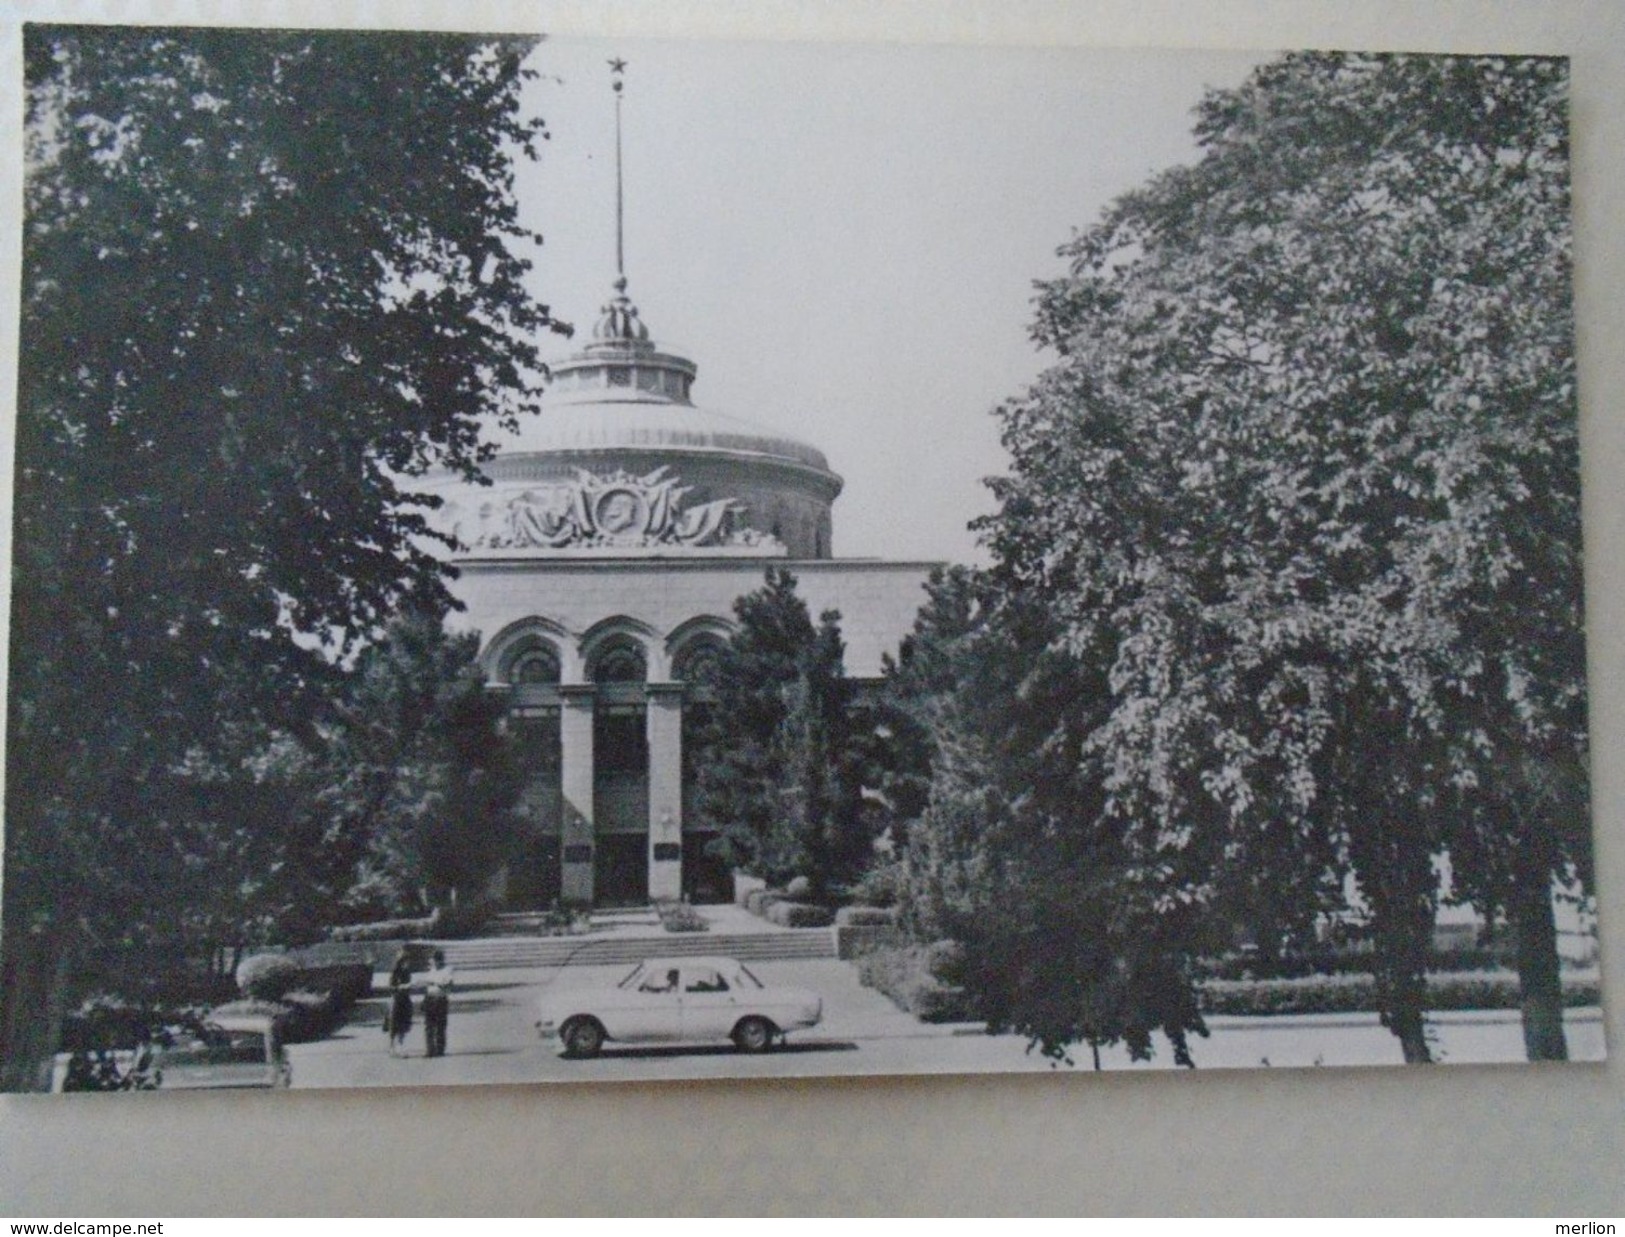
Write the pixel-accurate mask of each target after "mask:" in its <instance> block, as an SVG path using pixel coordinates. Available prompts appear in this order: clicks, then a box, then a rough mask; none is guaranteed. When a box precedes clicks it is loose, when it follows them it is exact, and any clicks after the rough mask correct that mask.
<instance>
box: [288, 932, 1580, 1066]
mask: <svg viewBox="0 0 1625 1237" xmlns="http://www.w3.org/2000/svg"><path fill="white" fill-rule="evenodd" d="M701 909H702V911H703V913H704V914H705V915H706V917H707V918H708V919H709V920H710V921H711V924H712V931H713V932H715V933H718V934H723V933H738V932H765V931H774V932H779V931H786V930H787V929H783V928H779V927H778V926H777V925H773V924H767V923H765V922H764V921H763V920H761V919H758V918H757V917H756V916H754V915H751V914H749V913H748V912H746V911H745V910H744V909H743V908H740V907H734V906H721V907H716V906H707V907H703V908H701ZM595 928H596V929H599V930H601V931H602V932H604V933H613V934H619V935H626V936H640V937H646V938H647V939H648V940H649V951H648V952H649V955H650V956H656V955H658V954H659V953H660V952H661V948H660V946H661V943H662V941H669V940H670V939H671V938H670V937H669V936H667V935H666V934H665V933H664V932H663V931H662V930H661V929H660V927H659V923H658V920H657V919H656V918H655V917H654V915H653V913H652V912H650V913H648V914H647V916H643V915H638V914H620V915H612V916H608V917H605V918H603V919H602V920H600V921H597V922H595ZM595 935H597V932H595ZM749 965H750V969H751V971H752V972H753V973H755V974H756V975H758V976H759V977H760V978H761V980H762V982H763V983H765V984H769V985H773V986H778V985H786V986H795V987H804V988H811V989H812V990H814V991H815V992H818V993H819V994H820V995H821V996H822V997H823V1001H824V1020H823V1022H822V1023H820V1025H818V1026H817V1027H814V1028H811V1029H809V1030H806V1031H801V1032H796V1033H794V1034H792V1035H790V1036H789V1037H788V1042H787V1044H785V1045H784V1046H782V1047H780V1048H778V1049H775V1050H774V1051H772V1052H768V1053H763V1054H761V1055H756V1056H747V1055H744V1054H741V1053H738V1052H736V1051H735V1050H734V1049H733V1047H732V1046H731V1045H719V1046H714V1047H713V1046H701V1047H697V1048H696V1047H687V1048H677V1047H668V1046H664V1045H662V1046H659V1047H621V1046H617V1045H613V1044H611V1045H609V1046H607V1047H606V1048H605V1050H604V1052H603V1054H602V1055H601V1056H600V1057H598V1058H596V1059H594V1060H588V1061H573V1060H564V1059H562V1058H560V1057H558V1056H557V1055H555V1054H554V1053H553V1052H552V1051H551V1050H550V1048H549V1047H548V1046H546V1045H544V1044H543V1043H542V1042H541V1041H540V1040H539V1039H538V1037H537V1034H536V1031H535V1027H534V1025H533V1016H532V1012H531V1011H532V1007H533V1006H534V1004H535V1001H536V998H537V997H538V996H539V995H540V994H541V993H542V992H543V991H544V990H545V989H549V988H551V987H553V986H555V985H559V984H563V985H566V986H572V987H573V986H578V985H581V986H589V987H590V986H597V985H605V986H607V985H612V984H614V983H615V982H616V981H617V980H619V979H620V978H621V977H622V976H623V975H625V974H626V972H627V970H628V969H629V968H628V967H625V966H613V967H608V966H570V967H567V968H563V969H562V970H561V969H560V968H534V969H525V968H513V969H502V970H459V971H458V973H457V984H456V990H455V992H454V993H453V996H452V1006H451V1021H450V1033H449V1045H448V1050H447V1054H446V1055H445V1056H443V1057H437V1058H427V1057H425V1056H424V1051H423V1047H424V1046H423V1024H422V1020H421V1018H419V1019H418V1021H417V1023H416V1025H414V1027H413V1029H412V1032H411V1034H410V1036H409V1037H408V1040H407V1043H406V1055H405V1056H402V1057H392V1056H391V1055H390V1053H389V1041H388V1037H387V1036H385V1035H384V1033H383V1013H384V1006H385V1003H386V1000H385V998H384V997H383V996H374V997H371V998H369V999H367V1000H363V1001H361V1002H360V1003H358V1005H357V1006H356V1008H355V1010H354V1012H353V1014H352V1016H351V1018H350V1019H349V1021H348V1022H347V1023H346V1025H345V1026H343V1027H341V1028H340V1029H339V1030H338V1031H337V1032H336V1033H335V1034H333V1035H332V1036H330V1037H329V1038H327V1039H324V1040H321V1041H318V1042H316V1043H310V1044H298V1045H294V1046H292V1047H290V1048H289V1050H288V1051H289V1056H290V1059H291V1060H292V1063H293V1080H294V1086H295V1087H299V1088H307V1087H357V1086H359V1087H377V1086H383V1087H418V1086H467V1085H478V1084H491V1083H497V1084H516V1083H518V1084H534V1083H539V1082H610V1081H684V1082H687V1081H694V1080H700V1079H713V1078H714V1079H741V1078H758V1077H780V1078H782V1077H807V1076H814V1075H838V1076H850V1075H877V1074H879V1075H918V1074H975V1073H1015V1072H1046V1071H1052V1070H1067V1069H1074V1068H1075V1069H1082V1070H1089V1069H1091V1068H1092V1066H1093V1059H1092V1055H1091V1054H1090V1052H1089V1050H1088V1048H1087V1047H1086V1046H1083V1047H1080V1048H1079V1049H1078V1050H1077V1052H1076V1053H1075V1055H1074V1057H1073V1062H1072V1064H1070V1065H1068V1064H1065V1063H1056V1062H1052V1061H1050V1060H1047V1059H1045V1058H1044V1057H1042V1056H1041V1055H1039V1054H1038V1053H1036V1052H1032V1051H1029V1050H1028V1045H1027V1043H1026V1041H1025V1040H1024V1039H1023V1038H1022V1037H1020V1036H1013V1035H997V1036H992V1035H987V1034H985V1033H984V1032H983V1029H982V1028H981V1027H980V1026H979V1025H977V1024H966V1023H957V1024H939V1025H930V1024H923V1023H920V1022H917V1021H916V1020H915V1019H914V1017H913V1016H912V1015H910V1014H907V1013H904V1012H903V1011H901V1010H899V1009H897V1008H896V1006H894V1005H893V1004H892V1002H891V1000H890V999H889V998H887V997H885V996H882V995H881V994H880V993H878V992H875V991H873V990H872V989H868V988H865V987H863V986H862V985H861V984H860V983H859V982H858V978H857V969H856V968H855V967H854V966H852V965H851V964H850V963H847V962H840V961H837V960H834V959H813V960H795V961H778V962H752V963H750V964H749ZM386 985H387V977H380V982H379V984H378V986H377V989H376V991H378V992H380V993H382V992H383V991H384V990H385V987H386ZM1209 1026H1210V1031H1211V1034H1210V1035H1209V1036H1208V1037H1207V1038H1205V1039H1204V1038H1195V1039H1193V1040H1192V1045H1191V1046H1192V1050H1193V1053H1194V1055H1195V1058H1196V1062H1197V1065H1198V1067H1199V1068H1202V1069H1212V1068H1218V1069H1235V1068H1262V1067H1315V1066H1334V1065H1358V1066H1363V1065H1398V1064H1401V1063H1402V1062H1401V1056H1400V1052H1399V1044H1398V1041H1397V1040H1396V1039H1395V1038H1394V1037H1393V1036H1392V1035H1391V1034H1389V1033H1388V1031H1386V1030H1385V1029H1384V1028H1382V1027H1381V1026H1380V1025H1379V1024H1378V1022H1377V1018H1376V1015H1374V1014H1369V1015H1361V1014H1352V1015H1351V1014H1340V1015H1336V1014H1334V1015H1311V1016H1294V1017H1276V1018H1213V1019H1211V1020H1210V1023H1209ZM1429 1027H1430V1033H1431V1035H1432V1037H1433V1042H1434V1049H1435V1053H1436V1055H1437V1056H1438V1058H1439V1059H1440V1060H1441V1061H1443V1062H1446V1063H1452V1064H1460V1063H1482V1062H1514V1061H1522V1059H1523V1043H1522V1033H1521V1030H1520V1027H1519V1022H1518V1013H1517V1011H1516V1010H1491V1011H1482V1012H1472V1013H1463V1014H1437V1015H1433V1016H1431V1017H1430V1018H1429ZM1565 1027H1566V1030H1567V1032H1568V1039H1569V1050H1570V1056H1571V1058H1572V1059H1574V1060H1602V1059H1604V1056H1605V1049H1604V1040H1603V1024H1602V1014H1601V1011H1600V1010H1598V1009H1596V1008H1591V1009H1578V1010H1570V1011H1569V1012H1568V1015H1567V1016H1566V1019H1565ZM1101 1068H1102V1069H1105V1070H1113V1071H1115V1070H1122V1069H1163V1070H1166V1069H1170V1068H1175V1067H1174V1065H1173V1061H1172V1054H1171V1052H1170V1051H1169V1049H1168V1046H1167V1044H1166V1043H1165V1042H1161V1040H1160V1037H1159V1043H1158V1046H1157V1051H1156V1053H1155V1055H1154V1056H1153V1058H1152V1060H1150V1061H1149V1062H1134V1061H1131V1060H1129V1058H1128V1054H1127V1053H1126V1052H1125V1051H1124V1050H1123V1049H1121V1048H1120V1047H1116V1048H1106V1049H1102V1052H1101Z"/></svg>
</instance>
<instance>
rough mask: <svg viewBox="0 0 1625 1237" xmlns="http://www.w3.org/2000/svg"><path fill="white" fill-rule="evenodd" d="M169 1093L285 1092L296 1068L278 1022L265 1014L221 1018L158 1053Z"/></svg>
mask: <svg viewBox="0 0 1625 1237" xmlns="http://www.w3.org/2000/svg"><path fill="white" fill-rule="evenodd" d="M158 1071H159V1076H160V1082H159V1084H158V1085H159V1086H160V1087H162V1088H163V1089H164V1090H165V1091H175V1090H204V1089H211V1090H212V1089H216V1088H228V1087H229V1088H237V1087H273V1088H282V1087H287V1086H289V1085H291V1083H292V1082H293V1067H292V1066H291V1065H290V1064H289V1062H288V1057H287V1054H286V1053H285V1052H284V1051H283V1049H282V1041H281V1037H280V1036H279V1035H278V1034H277V1028H276V1023H275V1022H274V1021H273V1020H272V1019H271V1018H270V1017H268V1016H266V1015H264V1014H219V1015H216V1016H215V1018H214V1019H212V1020H211V1021H209V1022H206V1023H204V1024H203V1026H202V1028H201V1029H200V1030H199V1031H198V1032H196V1033H194V1034H191V1035H188V1036H184V1037H182V1038H181V1039H179V1040H177V1041H176V1042H175V1043H174V1044H173V1045H172V1046H171V1047H168V1048H164V1049H162V1050H161V1051H160V1052H159V1054H158Z"/></svg>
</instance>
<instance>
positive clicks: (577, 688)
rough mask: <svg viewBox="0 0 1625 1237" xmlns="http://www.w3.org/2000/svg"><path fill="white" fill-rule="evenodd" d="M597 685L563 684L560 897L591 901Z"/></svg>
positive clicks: (560, 742) (560, 740)
mask: <svg viewBox="0 0 1625 1237" xmlns="http://www.w3.org/2000/svg"><path fill="white" fill-rule="evenodd" d="M596 692H597V689H596V688H595V687H594V686H593V685H592V684H591V683H572V684H569V685H561V686H560V687H559V766H560V768H559V784H560V788H561V789H562V791H563V794H562V796H561V798H562V804H561V806H562V809H563V815H564V820H563V836H562V837H561V838H560V843H561V846H562V849H561V851H560V856H559V858H560V868H561V871H562V880H561V882H560V897H561V899H562V900H563V901H565V902H567V903H575V904H577V905H583V906H590V905H592V892H593V891H592V869H593V824H592V723H593V702H594V696H595V694H596Z"/></svg>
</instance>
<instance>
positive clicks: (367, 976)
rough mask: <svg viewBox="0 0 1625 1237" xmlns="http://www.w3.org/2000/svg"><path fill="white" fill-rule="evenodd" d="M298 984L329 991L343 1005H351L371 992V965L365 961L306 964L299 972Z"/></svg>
mask: <svg viewBox="0 0 1625 1237" xmlns="http://www.w3.org/2000/svg"><path fill="white" fill-rule="evenodd" d="M299 986H300V987H301V988H304V989H308V990H310V991H312V992H327V993H330V994H331V995H332V996H333V998H334V1000H336V1001H338V1002H339V1003H340V1004H341V1005H343V1006H346V1007H347V1006H350V1005H353V1004H354V1003H355V1002H356V1001H359V1000H360V999H361V998H362V997H364V996H367V995H369V994H370V993H371V992H372V967H371V966H369V965H367V964H366V963H365V962H335V963H331V964H329V965H327V966H307V967H304V968H303V969H302V970H301V971H300V973H299Z"/></svg>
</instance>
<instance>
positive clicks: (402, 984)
mask: <svg viewBox="0 0 1625 1237" xmlns="http://www.w3.org/2000/svg"><path fill="white" fill-rule="evenodd" d="M411 1029H412V959H411V957H410V956H409V955H408V953H407V951H406V947H405V946H404V945H403V946H402V947H401V952H400V953H399V954H398V955H396V958H395V965H394V966H393V967H392V968H391V969H390V972H389V1012H388V1013H386V1014H385V1015H384V1030H385V1031H386V1032H388V1034H389V1055H390V1056H392V1057H394V1056H399V1055H400V1053H401V1051H403V1050H404V1049H405V1047H406V1035H407V1032H408V1031H410V1030H411Z"/></svg>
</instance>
